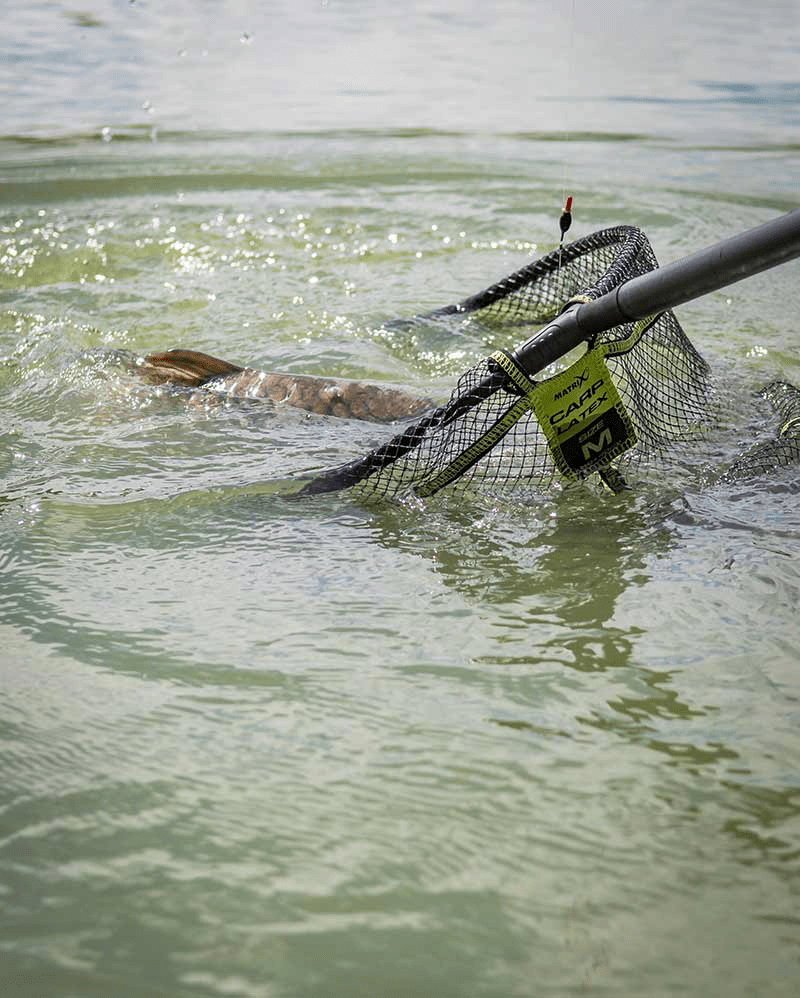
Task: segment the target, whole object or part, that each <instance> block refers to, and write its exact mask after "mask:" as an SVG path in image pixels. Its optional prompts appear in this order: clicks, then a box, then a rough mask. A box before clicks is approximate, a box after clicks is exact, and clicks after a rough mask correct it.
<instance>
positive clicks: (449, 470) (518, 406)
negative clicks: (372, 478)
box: [414, 351, 535, 496]
mask: <svg viewBox="0 0 800 998" xmlns="http://www.w3.org/2000/svg"><path fill="white" fill-rule="evenodd" d="M491 359H492V360H493V361H495V363H496V364H498V366H499V367H501V368H502V370H503V371H505V373H506V374H508V375H509V378H510V379H511V381H512V383H513V384H514V385H515V386H516V387H517V388H519V389H520V390H521V391H523V392H524V393H525V394H524V395H523V396H522V397H521V398H518V399H517V400H516V401H515V402H514V403H513V404H512V405H511V406H509V408H508V409H506V411H505V412H504V413H503V414H502V416H500V418H499V419H497V420H495V422H494V423H493V424H492V425H491V426H490V427H489V429H488V430H486V432H485V433H482V434H481V436H479V437H478V439H477V440H475V441H474V442H473V443H472V444H470V446H469V447H467V449H466V450H463V451H462V452H461V453H460V454H459V455H458V457H456V458H455V459H454V460H453V461H451V462H450V464H448V465H446V466H445V467H444V468H442V470H441V471H439V472H438V473H437V474H435V475H434V476H433V477H432V478H429V479H428V481H427V482H423V483H422V484H420V485H417V486H415V488H414V491H415V492H416V494H417V495H418V496H430V495H433V493H434V492H438V491H439V489H441V488H444V486H445V485H450V484H451V482H454V481H455V480H456V479H457V478H459V477H460V476H461V475H463V474H464V472H465V471H467V470H468V469H469V468H471V467H472V465H473V464H475V463H476V461H479V460H480V459H481V458H482V457H483V455H484V454H487V453H488V452H489V451H490V450H491V449H492V448H493V447H495V446H496V445H497V444H498V443H499V442H500V441H501V440H502V439H503V437H504V436H505V435H506V434H507V433H508V431H509V430H510V429H511V427H512V426H513V425H514V424H515V423H517V422H518V421H519V420H520V419H521V418H522V417H523V416H524V415H525V413H526V412H529V411H530V409H531V401H530V393H531V392H532V391H533V390H534V388H535V385H534V383H533V382H532V381H531V380H530V378H529V377H528V376H527V374H525V372H524V371H523V370H522V368H521V367H519V366H518V365H517V364H516V363H515V362H514V361H513V360H511V358H510V357H509V356H508V355H507V354H505V353H503V352H501V351H498V352H497V353H493V354H492V357H491Z"/></svg>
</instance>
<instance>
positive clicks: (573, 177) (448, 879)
mask: <svg viewBox="0 0 800 998" xmlns="http://www.w3.org/2000/svg"><path fill="white" fill-rule="evenodd" d="M4 25H5V30H4V32H3V38H2V39H0V48H1V49H2V53H3V59H2V64H1V65H0V80H2V84H3V87H4V90H5V92H6V94H7V96H6V99H5V100H4V101H3V102H2V104H0V777H1V779H0V990H1V991H2V994H3V995H8V996H9V998H86V996H90V995H92V996H94V995H102V996H113V998H144V996H150V995H153V996H164V998H207V996H234V998H240V996H241V998H273V996H298V998H304V996H320V998H322V996H325V998H335V996H348V998H350V996H355V995H363V996H370V998H371V996H377V995H383V996H395V995H397V996H401V995H402V996H409V995H421V996H427V995H434V994H435V995H447V996H453V998H472V996H492V998H507V996H511V995H518V996H573V995H576V996H577V995H607V996H615V998H616V996H636V998H639V996H648V998H649V996H659V998H660V996H665V998H666V996H670V998H672V996H677V995H691V996H707V995H710V996H716V995H725V996H749V995H758V996H762V995H770V996H794V995H796V994H797V992H798V988H800V916H799V915H798V912H799V911H800V858H799V857H800V733H799V732H800V652H799V651H798V647H799V646H800V625H799V624H798V598H799V597H800V561H798V556H800V508H799V504H798V494H799V492H800V479H799V478H798V470H797V469H791V468H790V469H784V470H782V471H779V472H777V473H776V474H774V475H771V476H768V477H765V478H762V479H754V480H752V481H747V482H742V483H740V484H738V485H736V484H733V485H731V484H727V485H725V484H720V483H718V484H713V480H712V479H713V475H712V473H713V471H714V470H715V469H718V468H720V467H723V466H724V465H725V463H726V462H729V461H731V460H732V459H733V458H734V457H735V456H736V453H737V450H736V448H737V447H738V446H740V444H742V442H743V441H744V440H746V439H747V438H748V436H749V437H750V438H751V439H752V438H756V439H761V438H763V437H764V436H765V435H766V433H767V431H768V428H767V426H766V423H765V420H766V419H767V415H768V414H767V411H766V410H764V409H762V408H760V407H759V404H758V403H757V402H755V401H754V400H753V398H752V396H753V393H754V392H755V391H756V390H757V389H758V388H759V387H760V386H761V385H763V384H764V383H765V382H767V381H769V380H770V379H772V378H775V377H781V378H785V379H788V380H791V381H794V382H795V383H797V382H800V337H798V333H797V330H798V315H797V307H796V297H797V294H796V292H797V284H798V278H800V268H799V267H798V264H796V263H795V264H790V265H787V266H785V267H783V268H780V269H778V270H775V271H772V272H770V273H767V274H763V275H761V276H759V277H758V278H754V279H752V280H749V281H747V282H744V283H741V284H738V285H736V286H734V287H732V288H730V289H728V290H726V291H723V292H719V293H716V294H714V295H710V296H708V297H707V298H704V299H701V300H699V301H697V302H694V303H692V304H691V305H687V306H684V307H683V308H681V309H680V311H679V317H680V319H681V321H682V323H683V325H684V328H685V329H686V331H687V333H688V335H689V336H690V338H691V339H692V341H693V342H694V344H695V345H696V346H697V348H698V349H699V350H700V351H701V352H702V353H703V355H704V356H705V357H706V358H707V359H708V361H709V362H710V363H711V365H712V368H713V370H714V372H715V384H716V385H717V386H718V390H719V392H720V393H721V394H723V395H726V397H729V403H730V404H729V405H728V406H727V408H726V412H729V413H730V416H729V418H730V421H731V427H730V428H729V429H731V432H730V433H727V434H726V435H724V436H722V437H721V438H720V441H719V442H718V443H715V444H714V445H713V446H712V447H708V446H707V447H706V449H705V450H704V451H703V452H702V456H701V458H697V457H693V456H692V455H691V454H688V453H686V452H682V451H678V452H676V453H675V454H674V455H671V456H670V457H669V459H668V460H667V461H665V463H664V464H663V465H662V466H660V468H661V470H659V467H656V468H655V469H654V470H653V471H652V472H651V473H650V474H649V475H648V476H646V477H645V480H644V481H643V483H642V485H641V487H639V488H637V489H636V490H634V492H632V493H630V494H625V495H622V496H618V497H613V496H610V495H605V494H602V493H600V492H599V491H597V490H596V489H595V488H594V487H592V486H586V487H580V488H571V489H566V490H553V491H551V492H548V493H547V494H544V495H530V494H524V493H520V494H519V495H513V494H511V495H504V496H502V497H497V496H491V495H481V494H476V495H471V496H448V495H446V494H445V493H442V494H441V495H439V496H436V497H434V498H432V499H429V500H425V501H413V502H410V501H406V502H384V503H367V502H364V501H361V502H359V501H358V500H356V499H355V498H354V497H352V496H350V495H348V494H347V493H342V494H337V495H329V496H321V497H316V498H313V499H307V500H301V501H293V502H288V501H286V500H285V499H283V498H281V496H280V494H278V493H277V492H276V488H275V483H276V482H279V481H280V480H282V479H285V478H286V477H287V476H290V475H292V474H296V473H299V472H304V471H308V470H310V469H320V468H324V467H328V466H330V465H335V464H337V463H341V462H342V461H345V460H348V459H350V458H353V457H356V456H358V455H360V454H361V453H363V452H364V451H365V450H367V449H369V448H370V447H372V446H374V445H375V444H376V443H379V442H380V441H381V440H382V439H383V436H382V434H384V433H385V431H384V429H383V428H381V427H376V426H374V425H368V424H360V423H356V422H350V421H337V420H334V419H323V418H320V417H314V416H309V415H307V414H305V413H302V412H298V411H296V410H292V411H287V410H286V409H285V408H282V407H277V408H276V407H272V406H269V405H267V404H265V403H263V402H258V401H257V400H245V401H240V402H234V401H229V402H226V403H224V404H223V403H214V402H211V401H209V403H208V404H203V403H198V404H194V405H187V404H186V403H185V401H183V400H181V399H179V398H176V397H174V396H171V395H169V394H168V393H165V392H163V391H159V390H157V389H154V388H152V387H149V386H146V385H142V384H140V383H138V382H137V380H136V379H135V377H134V376H132V374H131V372H130V370H129V368H128V366H127V364H126V361H125V358H126V357H127V356H129V355H130V354H141V353H144V352H146V351H148V350H154V349H166V348H168V347H173V346H184V347H191V348H195V349H199V350H204V351H207V352H210V353H212V354H216V355H219V356H221V357H224V358H226V359H229V360H232V361H236V362H239V363H245V364H250V365H253V366H257V367H263V368H271V369H275V370H286V371H293V372H298V373H300V372H302V373H312V374H331V375H337V376H343V377H357V378H363V379H368V380H375V381H382V382H389V383H392V384H395V385H400V386H402V387H405V388H407V389H410V390H412V391H415V392H419V393H420V394H422V395H430V396H433V397H436V398H443V397H446V396H447V395H448V393H449V391H450V389H451V388H452V386H453V384H454V383H455V380H456V379H457V377H458V375H459V374H460V373H461V372H462V371H463V370H465V369H466V368H468V367H469V366H470V365H471V364H473V363H474V362H475V361H477V360H478V359H479V358H480V357H483V356H485V355H486V354H487V353H488V352H490V351H491V350H492V349H495V348H496V346H499V345H512V344H500V343H497V342H496V341H495V339H494V338H493V335H494V334H490V333H488V332H487V331H486V330H481V329H480V328H479V327H476V326H467V327H463V328H461V329H458V328H455V329H454V330H452V331H450V332H448V331H447V330H446V329H444V328H443V327H442V326H441V325H439V326H430V327H426V326H420V327H415V328H414V330H413V332H408V331H406V332H403V331H399V330H394V331H392V330H391V329H387V328H386V327H385V326H384V322H385V320H387V319H391V318H394V317H396V316H407V315H410V314H414V313H416V312H419V311H423V310H426V309H430V308H434V307H436V306H438V305H443V304H447V303H449V302H451V301H454V300H458V299H459V298H462V297H464V296H465V295H468V294H471V293H473V292H475V291H478V290H480V289H481V288H482V287H484V286H486V285H487V284H489V283H491V282H492V281H494V280H496V279H498V278H500V277H501V276H503V275H504V274H506V273H508V272H510V271H512V270H514V269H516V268H517V267H519V266H521V265H523V264H524V263H526V262H527V261H529V260H530V259H531V258H532V257H534V256H538V255H540V254H542V253H544V252H547V251H549V250H550V249H551V248H552V247H553V246H554V244H555V243H556V241H557V236H558V226H557V219H558V214H559V212H560V210H561V205H562V202H563V196H564V193H565V192H567V193H571V194H572V195H573V196H574V197H575V209H574V210H575V222H574V225H573V230H572V231H571V233H570V235H572V234H578V235H579V234H584V233H588V232H590V231H593V230H594V229H597V228H600V227H603V226H606V225H612V224H618V223H629V224H635V225H639V226H641V227H642V228H643V229H644V230H645V231H646V232H647V234H648V236H649V237H650V240H651V242H652V244H653V246H654V248H655V251H656V253H657V255H658V257H659V259H660V260H661V261H662V262H667V261H669V260H672V259H675V258H677V257H679V256H682V255H684V254H686V253H689V252H691V251H693V250H695V249H698V248H701V247H702V246H704V245H706V244H708V243H711V242H713V241H714V240H716V239H718V238H722V237H724V236H726V235H729V234H732V233H733V232H736V231H740V230H742V229H745V228H747V227H749V226H751V225H755V224H757V223H759V222H760V221H763V220H766V219H767V218H770V217H773V216H774V215H777V214H780V213H781V212H784V211H787V210H789V209H791V208H793V207H796V205H797V192H798V190H799V189H800V146H799V145H798V141H797V136H798V134H800V79H799V78H798V72H797V67H798V66H800V13H799V12H798V8H797V5H796V3H777V2H775V3H767V4H764V5H762V6H760V7H759V8H758V11H756V12H754V11H753V10H751V9H750V8H746V7H743V6H741V5H739V4H737V3H734V2H733V0H714V2H713V3H712V4H711V6H710V7H705V8H698V7H697V6H695V5H690V4H688V3H684V2H681V3H678V4H673V5H671V6H669V5H664V6H661V7H658V6H656V5H655V4H653V3H644V2H642V3H637V4H611V3H609V4H606V5H603V6H601V7H597V6H595V7H593V8H592V9H588V7H587V6H586V5H585V4H582V3H581V2H580V0H577V2H576V3H574V4H572V5H564V9H563V10H562V9H558V10H553V9H551V7H550V5H544V4H538V3H536V4H530V3H522V2H519V0H507V2H501V3H498V4H496V5H492V6H491V7H490V6H487V5H477V4H459V3H456V2H455V0H448V2H446V3H440V4H432V3H415V4H409V5H399V4H389V3H385V2H379V3H377V4H367V3H364V2H350V3H343V2H337V0H328V2H322V3H317V4H291V5H290V4H288V3H287V4H280V3H276V4H269V5H261V6H257V5H255V4H249V5H248V4H245V3H241V2H240V3H228V4H224V5H218V4H212V3H198V4H191V5H190V4H174V5H170V6H169V9H168V10H166V11H165V10H162V9H159V8H157V6H156V5H154V4H153V5H150V4H147V3H145V2H142V0H137V2H136V3H99V2H95V0H89V2H88V3H84V4H81V5H79V6H77V7H72V6H68V5H64V4H60V3H54V4H44V3H32V4H28V5H26V6H25V8H24V9H23V8H22V5H20V8H19V9H18V10H17V11H16V12H13V13H7V14H6V15H5V18H4ZM715 448H716V449H715Z"/></svg>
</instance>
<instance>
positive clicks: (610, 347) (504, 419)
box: [414, 299, 658, 496]
mask: <svg viewBox="0 0 800 998" xmlns="http://www.w3.org/2000/svg"><path fill="white" fill-rule="evenodd" d="M576 300H578V299H576ZM657 318H658V316H656V315H652V316H648V317H647V318H646V319H641V320H639V321H638V322H636V323H634V324H633V327H632V329H631V331H630V333H629V335H628V336H626V337H625V338H624V339H621V340H616V341H611V342H609V343H600V344H597V345H596V346H595V347H593V348H591V349H590V350H589V351H587V353H585V354H584V355H583V357H581V358H580V359H579V360H578V361H576V362H575V363H574V364H573V365H572V366H571V367H570V368H568V369H567V370H566V371H563V372H561V374H559V375H556V376H555V377H553V378H548V379H546V380H545V381H543V382H539V383H537V382H534V381H533V380H532V379H531V378H530V377H529V376H528V374H527V373H526V372H525V371H524V370H523V369H522V368H521V367H520V366H519V364H518V363H517V362H516V360H514V358H513V357H512V356H511V354H508V353H506V352H505V351H503V350H498V351H497V352H496V353H493V354H492V355H491V361H492V362H493V363H494V364H495V365H496V366H497V367H499V368H500V369H501V370H502V371H503V372H504V373H505V374H506V376H507V377H508V379H509V381H510V382H511V384H512V385H513V386H514V387H515V388H516V389H517V391H518V392H519V396H520V397H519V398H517V399H516V401H515V402H514V403H513V404H512V405H511V406H509V408H508V409H506V411H505V412H504V413H503V414H502V415H501V416H500V417H499V419H497V420H496V421H495V422H494V423H493V424H492V425H491V426H490V427H489V429H488V430H486V431H485V432H484V433H483V434H481V436H480V437H478V439H477V440H475V441H474V442H473V443H472V444H470V446H469V447H467V448H466V450H464V451H462V452H461V453H460V454H459V455H458V456H457V457H456V458H454V459H453V460H452V461H451V462H450V463H449V464H448V465H446V466H445V467H444V468H442V469H441V471H439V472H437V473H436V474H435V475H433V476H432V477H431V478H429V479H428V480H427V481H426V482H422V483H420V484H419V485H417V486H415V489H414V491H415V492H416V494H417V495H419V496H430V495H433V493H434V492H438V490H439V489H441V488H444V486H446V485H450V484H451V483H452V482H454V481H455V480H456V479H457V478H459V477H460V476H461V475H463V474H464V472H465V471H467V470H468V469H469V468H471V467H472V465H473V464H475V463H476V462H477V461H479V460H480V459H481V458H482V457H483V456H484V455H485V454H487V453H488V452H489V451H490V450H491V449H492V448H493V447H494V446H496V444H498V443H499V441H500V440H502V439H503V437H504V436H505V435H506V434H507V433H508V431H509V430H510V429H511V428H512V427H513V426H514V424H515V423H517V422H518V421H519V420H520V419H521V418H522V417H523V416H524V415H525V414H526V413H527V412H529V411H532V412H533V413H534V415H535V416H536V418H537V420H538V422H539V424H540V426H541V427H542V429H543V431H544V433H545V436H546V438H547V441H548V444H549V446H550V451H551V454H552V456H553V460H554V462H555V464H556V467H557V468H558V470H559V471H560V472H561V473H562V474H563V475H564V477H565V478H567V479H570V480H573V481H574V480H576V479H577V478H579V477H581V478H582V477H585V475H587V474H589V473H590V472H593V471H594V472H598V473H599V474H600V477H601V479H602V481H603V483H604V484H605V485H606V487H607V488H609V489H611V491H612V492H621V491H622V490H623V489H625V488H626V485H625V481H624V479H623V478H622V476H621V475H620V474H619V472H617V471H616V470H615V469H614V468H613V466H612V465H611V464H610V462H611V461H612V460H613V459H614V458H615V457H618V456H619V455H620V454H621V453H623V452H624V451H626V450H627V449H628V448H629V447H631V446H633V444H634V443H636V431H635V429H634V427H633V424H632V422H631V420H630V417H629V416H628V413H627V412H626V411H625V407H624V406H623V404H622V401H621V399H620V398H619V395H618V394H617V390H616V388H615V386H614V384H613V382H612V380H611V378H610V375H609V373H608V371H607V369H606V366H605V357H607V356H614V355H616V354H621V353H627V351H628V350H630V349H631V348H632V347H633V346H635V344H636V343H637V342H638V340H639V338H640V337H641V336H642V335H643V333H645V332H646V331H647V329H649V328H650V326H652V324H653V323H654V322H655V321H656V319H657ZM584 384H586V385H587V386H588V390H586V391H585V392H581V391H579V390H578V389H581V388H582V386H583V385H584ZM551 389H552V391H551ZM548 392H550V394H549V395H548ZM572 393H574V394H572ZM571 398H572V399H577V401H570V399H571ZM562 399H563V401H562ZM601 406H602V408H601V409H600V411H599V413H598V416H600V417H603V418H601V419H598V418H597V417H593V412H594V410H595V409H597V408H598V407H601ZM590 417H592V418H590ZM586 427H594V430H593V431H590V432H594V434H595V436H594V438H592V437H591V436H590V435H588V434H587V433H584V435H583V437H578V439H577V441H575V440H573V439H572V438H574V437H576V435H577V433H578V432H579V431H581V430H584V428H586ZM584 437H585V439H584ZM569 441H572V444H571V449H572V450H573V451H574V450H575V449H576V447H577V448H579V449H580V451H581V452H582V456H580V457H578V458H576V457H575V456H570V457H568V456H567V451H566V449H565V448H566V444H567V442H569Z"/></svg>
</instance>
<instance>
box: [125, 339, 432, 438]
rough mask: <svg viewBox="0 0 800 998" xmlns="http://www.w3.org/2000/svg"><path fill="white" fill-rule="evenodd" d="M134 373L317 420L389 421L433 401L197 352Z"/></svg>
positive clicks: (170, 353)
mask: <svg viewBox="0 0 800 998" xmlns="http://www.w3.org/2000/svg"><path fill="white" fill-rule="evenodd" d="M137 370H138V373H139V375H140V376H141V377H143V378H144V379H145V381H147V382H148V383H149V384H154V385H172V386H175V387H176V388H193V389H204V390H207V391H209V392H213V393H216V394H219V395H227V396H228V397H231V398H248V399H268V400H269V401H271V402H273V403H275V404H276V405H290V406H294V407H296V408H298V409H304V410H305V411H306V412H312V413H316V415H318V416H336V417H338V418H342V419H360V420H365V421H367V422H370V423H394V422H397V421H399V420H405V419H411V418H413V417H415V416H418V415H421V414H422V413H424V412H427V411H428V410H430V409H432V408H433V407H434V405H435V403H434V402H433V401H432V400H431V399H428V398H420V397H418V396H415V395H412V394H411V393H409V392H406V391H404V390H402V389H400V388H393V387H390V386H384V385H376V384H369V383H367V382H363V381H350V380H345V379H340V378H325V377H318V376H316V375H307V374H278V373H275V372H268V371H260V370H256V369H255V368H252V367H240V366H239V365H238V364H232V363H230V362H229V361H226V360H220V359H219V358H218V357H212V356H210V355H209V354H205V353H200V352H199V351H197V350H181V349H176V350H165V351H162V352H160V353H150V354H147V355H146V356H144V357H142V358H140V359H139V361H138V363H137Z"/></svg>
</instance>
